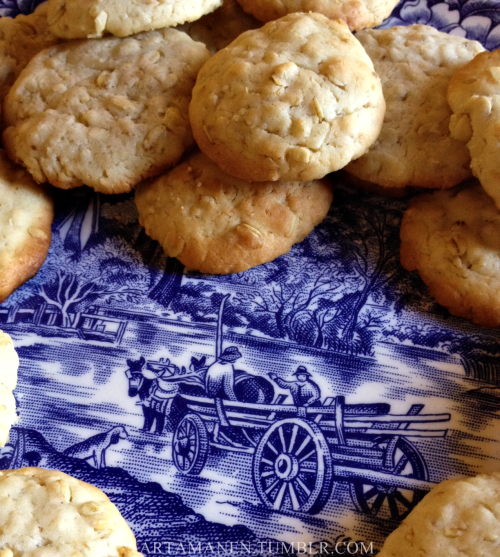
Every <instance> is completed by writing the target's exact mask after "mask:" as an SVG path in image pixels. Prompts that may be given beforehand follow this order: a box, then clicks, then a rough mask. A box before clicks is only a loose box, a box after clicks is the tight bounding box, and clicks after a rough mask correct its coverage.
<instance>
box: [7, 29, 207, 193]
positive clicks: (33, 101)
mask: <svg viewBox="0 0 500 557" xmlns="http://www.w3.org/2000/svg"><path fill="white" fill-rule="evenodd" d="M209 56H210V53H209V52H208V50H207V49H206V48H205V46H204V45H202V44H201V43H197V42H195V41H193V40H192V39H191V38H190V37H188V36H187V35H186V34H185V33H182V32H181V31H177V30H175V29H170V28H167V29H162V30H161V31H151V32H149V33H143V34H140V35H135V36H134V37H129V38H126V39H118V38H108V39H101V40H84V41H71V42H68V43H65V44H62V45H58V46H55V47H53V48H50V49H47V50H44V51H43V52H41V53H40V54H38V55H37V56H35V58H33V60H32V61H31V62H30V63H29V64H28V66H27V67H26V68H25V69H24V70H23V72H22V73H21V75H20V76H19V78H18V79H17V81H16V83H15V84H14V86H13V87H12V89H11V91H10V92H9V95H8V96H7V98H6V102H5V115H4V117H5V121H6V124H7V125H8V127H7V129H6V130H5V131H4V134H3V139H4V144H5V148H6V149H7V151H8V154H9V156H10V157H11V158H12V159H13V160H15V161H16V162H20V163H22V164H23V165H24V166H26V168H27V169H28V170H29V172H30V173H31V174H32V175H33V177H34V178H35V180H36V181H37V182H45V181H48V182H50V183H51V184H53V185H54V186H57V187H59V188H63V189H68V188H74V187H77V186H81V185H82V184H86V185H88V186H90V187H92V188H94V189H95V190H96V191H100V192H103V193H123V192H127V191H129V190H130V189H131V188H133V187H134V186H135V185H136V184H137V183H138V182H139V181H140V180H142V179H143V178H147V177H150V176H154V175H156V174H159V173H160V172H162V171H163V170H165V169H166V168H168V167H170V166H172V165H173V164H175V163H176V162H177V161H178V160H179V158H180V157H181V155H182V153H183V152H184V150H185V149H187V148H188V147H190V146H191V145H192V144H193V137H192V134H191V128H190V125H189V119H188V114H187V112H188V105H189V101H190V98H191V90H192V88H193V85H194V82H195V79H196V75H197V73H198V70H199V69H200V67H201V66H202V65H203V63H204V62H205V61H206V60H207V59H208V58H209Z"/></svg>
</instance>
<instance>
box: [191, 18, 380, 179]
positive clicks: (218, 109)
mask: <svg viewBox="0 0 500 557" xmlns="http://www.w3.org/2000/svg"><path fill="white" fill-rule="evenodd" d="M384 111H385V102H384V98H383V94H382V87H381V85H380V81H379V78H378V76H377V74H376V73H375V71H374V69H373V64H372V62H371V60H370V59H369V57H368V55H367V54H366V53H365V51H364V49H363V47H362V46H361V45H360V43H359V42H358V41H357V40H356V39H355V38H354V36H353V35H352V34H351V32H350V31H349V29H348V28H347V25H346V23H345V22H343V21H331V20H329V19H328V18H326V17H325V16H323V15H321V14H315V13H310V14H289V15H287V16H285V17H283V18H281V19H278V20H276V21H272V22H270V23H267V24H266V25H264V26H263V27H262V28H261V29H256V30H252V31H247V32H245V33H243V34H242V35H240V36H239V37H238V38H237V39H236V40H234V41H233V42H232V43H231V44H230V45H229V46H228V47H226V48H225V49H223V50H221V51H219V52H218V53H217V54H215V55H214V56H213V57H212V58H211V59H210V60H209V61H208V62H207V63H206V64H205V65H204V66H203V68H202V69H201V71H200V73H199V75H198V79H197V81H196V85H195V87H194V89H193V98H192V101H191V104H190V106H189V115H190V120H191V124H192V128H193V134H194V137H195V140H196V142H197V143H198V145H199V147H200V148H201V150H202V151H203V152H204V153H205V154H206V155H208V156H209V157H210V158H211V159H212V160H214V161H215V162H216V163H217V164H218V165H219V166H220V167H221V168H222V169H223V170H224V171H225V172H227V173H228V174H231V175H233V176H236V177H238V178H241V179H244V180H249V181H269V180H271V181H275V180H292V181H294V180H299V181H301V180H314V179H316V178H322V177H323V176H325V175H326V174H328V173H329V172H332V171H334V170H338V169H339V168H342V167H343V166H345V165H346V164H347V163H348V162H349V161H350V160H352V159H354V158H357V157H359V156H361V155H362V154H363V153H364V152H365V151H366V150H367V149H368V148H369V146H370V145H371V144H372V143H373V141H374V140H375V139H376V137H377V136H378V134H379V131H380V128H381V125H382V120H383V117H384Z"/></svg>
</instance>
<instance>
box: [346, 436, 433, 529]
mask: <svg viewBox="0 0 500 557" xmlns="http://www.w3.org/2000/svg"><path fill="white" fill-rule="evenodd" d="M372 447H373V448H377V449H379V450H382V451H383V453H384V460H385V461H386V462H387V461H388V462H393V463H394V466H393V468H392V470H390V473H391V474H392V476H393V477H394V482H391V483H390V484H387V485H384V484H370V483H367V482H366V481H365V482H363V481H358V482H354V483H352V484H350V486H349V490H350V493H351V498H352V501H353V503H354V505H355V507H356V509H357V510H358V511H361V512H365V513H367V514H371V515H378V516H380V517H381V518H386V519H389V518H390V519H397V520H402V519H403V518H404V517H405V516H406V515H407V514H408V513H409V512H410V511H411V510H412V509H413V507H415V505H416V504H417V503H418V502H419V501H420V499H422V497H423V496H424V495H425V492H423V491H420V490H413V489H410V488H407V487H405V484H404V481H405V479H406V478H415V479H418V480H424V481H427V480H428V479H429V476H428V472H427V466H426V465H425V462H424V460H423V458H422V457H421V456H420V454H419V452H418V451H417V449H416V448H415V447H414V446H413V445H412V444H411V443H410V442H409V441H408V440H407V439H405V438H404V437H399V438H398V439H396V440H395V438H394V437H393V436H390V435H381V436H380V437H377V438H375V439H374V441H373V445H372ZM360 475H362V472H361V473H360ZM398 478H401V482H400V483H399V484H398ZM385 500H387V505H384V504H383V503H384V501H385Z"/></svg>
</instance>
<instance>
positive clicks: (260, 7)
mask: <svg viewBox="0 0 500 557" xmlns="http://www.w3.org/2000/svg"><path fill="white" fill-rule="evenodd" d="M238 2H239V3H240V4H241V6H242V7H243V9H244V10H245V11H246V12H248V13H249V14H252V15H253V16H255V17H256V18H257V19H258V20H260V21H264V22H267V21H272V20H273V19H278V18H280V17H283V16H285V15H287V14H290V13H294V12H317V13H320V14H323V15H324V16H326V17H328V18H330V19H342V20H344V21H345V22H346V23H347V25H348V26H349V29H350V30H351V31H356V30H358V29H365V28H366V27H376V26H377V25H380V24H381V23H382V21H384V19H386V18H387V17H389V16H390V15H391V12H392V10H393V9H394V8H395V7H396V4H397V3H398V0H238Z"/></svg>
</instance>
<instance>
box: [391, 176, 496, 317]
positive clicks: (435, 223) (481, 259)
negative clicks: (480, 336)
mask: <svg viewBox="0 0 500 557" xmlns="http://www.w3.org/2000/svg"><path fill="white" fill-rule="evenodd" d="M470 182H471V183H469V184H466V185H463V186H459V187H457V188H453V189H449V190H442V191H436V192H433V193H429V194H424V195H420V196H418V197H415V198H414V199H412V200H411V201H410V204H409V207H408V209H407V210H406V211H405V213H404V216H403V221H402V224H401V264H402V265H403V267H404V268H405V269H407V270H408V271H415V270H417V271H418V273H419V275H420V276H421V278H422V280H423V281H424V282H425V284H426V285H427V286H428V287H429V292H430V294H431V296H433V297H434V298H435V299H436V300H437V302H438V303H440V304H441V305H443V306H445V307H446V308H448V310H449V311H450V313H452V314H453V315H456V316H458V317H465V318H466V319H472V321H474V323H477V324H478V325H483V326H485V327H498V326H500V273H499V268H500V211H499V210H498V209H497V208H496V207H495V204H494V203H493V201H492V199H491V198H490V197H488V195H486V193H485V192H484V191H483V189H482V188H481V186H480V185H479V184H478V183H477V182H476V181H470Z"/></svg>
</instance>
